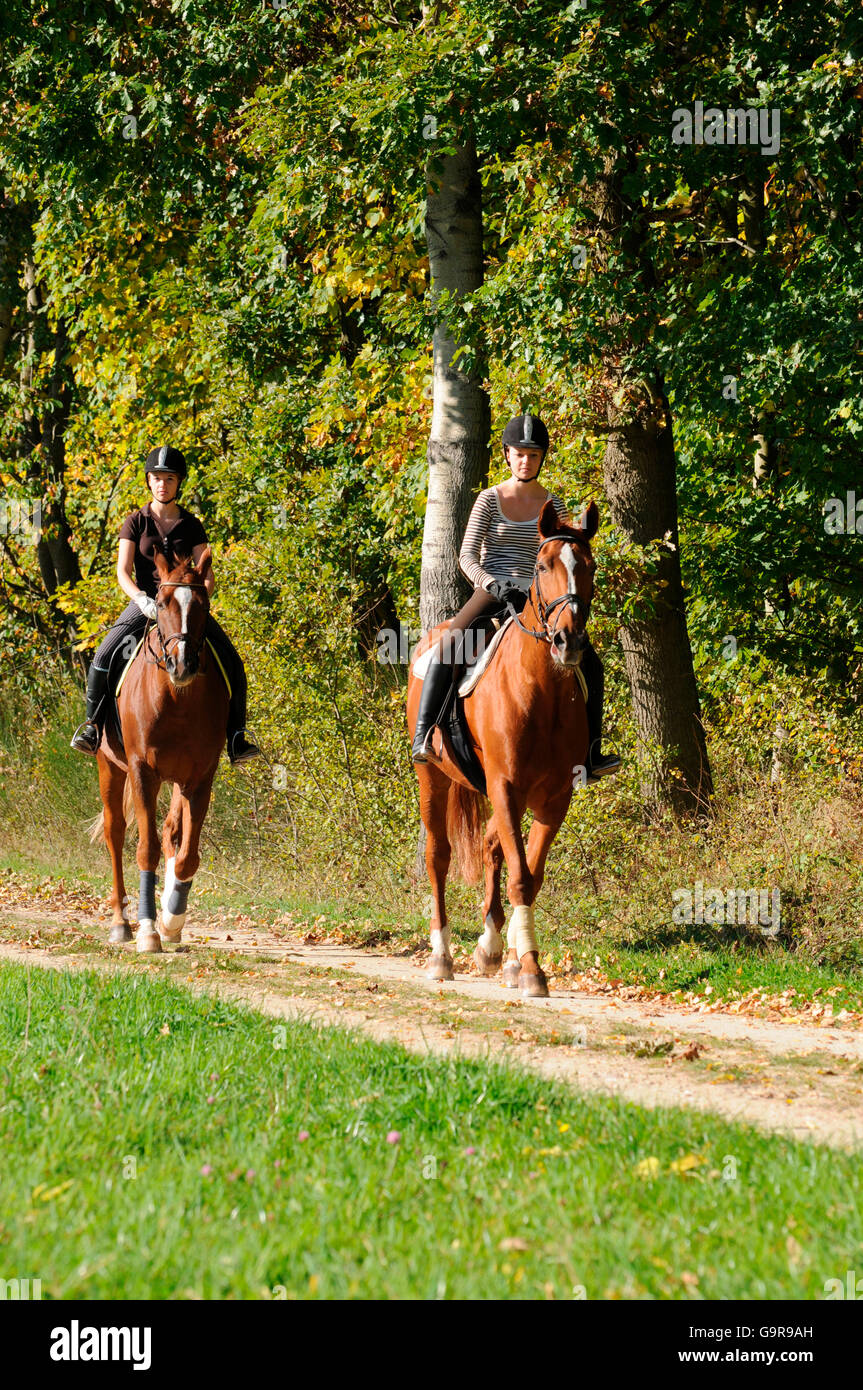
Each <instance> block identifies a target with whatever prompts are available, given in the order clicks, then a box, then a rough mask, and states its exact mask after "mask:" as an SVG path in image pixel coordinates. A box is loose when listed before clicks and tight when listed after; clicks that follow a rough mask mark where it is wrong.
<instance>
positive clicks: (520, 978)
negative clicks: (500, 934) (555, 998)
mask: <svg viewBox="0 0 863 1390" xmlns="http://www.w3.org/2000/svg"><path fill="white" fill-rule="evenodd" d="M568 806H569V793H568V792H567V795H566V797H565V799H564V800H562V801H561V802H559V803H558V804H556V805H555V806H544V807H543V809H542V812H541V813H538V814H536V815H535V816H534V821H533V824H532V825H531V827H530V833H529V835H528V837H527V865H528V870H529V872H530V877H531V883H532V887H533V899H532V901H531V903H530V905H529V906H524V905H522V906H520V907H519V906H514V907H513V912H512V917H511V919H510V924H509V932H508V937H507V944H508V945H509V947H510V951H509V956H508V958H507V963H506V966H505V967H504V982H505V983H506V984H509V985H510V986H515V985H516V984H517V985H518V988H519V990H520V991H521V993H522V994H523V995H526V996H527V997H528V998H537V999H545V998H546V996H547V995H548V982H547V981H546V978H545V974H544V972H543V971H542V970H541V969H540V967H539V952H538V950H537V946H536V936H535V934H534V918H533V913H534V907H535V905H536V900H537V898H538V896H539V890H540V888H541V887H542V883H543V879H544V878H545V861H546V859H547V858H548V852H549V850H550V849H551V846H552V843H553V842H554V837H555V835H556V834H557V832H558V830H559V829H560V827H561V824H562V823H563V818H564V816H565V815H566V811H567V807H568Z"/></svg>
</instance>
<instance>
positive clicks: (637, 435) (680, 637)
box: [596, 147, 713, 813]
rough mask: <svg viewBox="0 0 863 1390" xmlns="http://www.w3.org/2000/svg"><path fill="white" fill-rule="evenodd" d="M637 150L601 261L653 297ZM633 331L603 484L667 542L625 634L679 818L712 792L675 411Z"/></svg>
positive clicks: (629, 520)
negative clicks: (682, 529)
mask: <svg viewBox="0 0 863 1390" xmlns="http://www.w3.org/2000/svg"><path fill="white" fill-rule="evenodd" d="M634 164H635V151H634V147H630V150H629V154H628V157H627V156H621V157H617V156H611V157H610V158H609V161H608V163H607V166H606V169H605V171H604V173H603V176H602V178H601V179H600V182H599V185H598V188H597V194H596V211H597V219H598V224H599V239H598V246H599V262H600V269H603V270H604V268H605V266H606V264H607V258H608V254H609V252H610V250H611V249H612V247H614V248H616V249H618V250H622V251H623V253H624V256H625V258H626V262H627V264H628V266H629V268H630V270H631V271H632V272H634V273H635V275H636V276H637V278H638V279H640V280H641V282H642V284H643V285H644V288H645V290H646V291H648V292H650V291H652V290H653V289H654V288H655V274H654V269H653V265H652V263H651V261H650V258H649V254H648V251H647V243H646V225H645V220H644V209H643V208H642V207H641V205H640V204H639V203H637V202H636V203H635V204H633V203H632V202H631V201H630V199H629V198H626V199H624V198H622V197H621V196H620V185H621V180H622V178H623V176H624V174H625V173H626V172H627V170H629V171H630V172H631V171H632V170H633V169H634ZM629 346H630V344H629V342H628V329H627V327H626V325H625V324H624V323H622V322H621V324H620V341H619V343H618V348H617V351H616V352H614V353H609V354H608V355H607V357H606V360H605V364H604V365H605V371H606V383H607V388H608V397H607V405H606V414H607V419H608V426H609V438H608V444H607V446H606V450H605V459H604V468H603V471H604V484H605V491H606V494H607V496H608V500H609V505H610V508H611V515H612V518H613V520H614V523H615V525H616V526H618V527H619V529H620V530H621V531H623V533H624V534H625V535H626V536H627V537H628V538H629V539H630V540H632V541H633V542H634V543H635V544H637V545H646V544H648V543H649V542H650V541H661V540H662V539H663V538H664V537H667V538H668V541H669V542H670V543H671V546H672V547H673V548H671V549H669V548H665V549H663V550H662V551H661V552H660V553H661V557H662V558H661V559H660V561H659V571H658V576H657V578H658V580H659V581H660V582H661V588H660V590H659V600H658V603H657V604H656V611H655V614H654V615H650V614H647V613H645V614H644V616H640V617H639V618H638V619H637V620H634V621H630V622H628V623H626V624H624V625H623V626H622V627H621V628H620V641H621V646H622V648H623V653H624V657H625V661H626V673H627V677H628V679H629V685H630V689H631V692H632V704H633V710H634V713H635V719H636V723H637V725H638V729H639V732H640V734H641V736H642V738H643V739H644V741H645V747H646V750H647V751H646V753H645V755H644V758H643V766H644V794H645V799H646V801H647V803H648V805H649V806H650V807H651V808H657V809H658V808H660V807H663V806H667V807H670V808H671V809H672V810H674V811H676V812H684V813H685V812H691V811H694V810H703V809H706V807H707V805H708V798H709V796H710V794H711V792H712V790H713V786H712V779H711V773H710V764H709V761H708V757H707V746H706V740H705V737H704V728H703V725H702V723H701V710H700V706H699V700H698V687H697V684H696V681H695V671H694V668H693V664H692V648H691V646H690V643H689V632H688V630H687V625H686V609H685V604H684V597H683V583H682V580H681V571H680V541H679V536H678V525H677V479H676V459H675V453H674V439H673V435H672V429H671V410H670V407H669V404H668V400H667V397H666V394H665V387H664V383H663V380H662V377H661V376H660V375H659V373H656V374H655V375H654V377H653V379H652V380H650V381H640V382H638V383H635V382H634V381H632V380H631V379H630V378H629V377H628V376H627V371H626V366H625V361H626V355H627V350H628V348H629Z"/></svg>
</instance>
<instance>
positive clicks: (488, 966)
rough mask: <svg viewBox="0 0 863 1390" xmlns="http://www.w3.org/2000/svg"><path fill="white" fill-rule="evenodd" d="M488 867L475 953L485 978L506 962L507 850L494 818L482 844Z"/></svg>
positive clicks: (477, 965) (484, 861)
mask: <svg viewBox="0 0 863 1390" xmlns="http://www.w3.org/2000/svg"><path fill="white" fill-rule="evenodd" d="M482 858H483V863H484V864H485V898H484V900H483V905H482V915H483V932H482V936H481V937H480V939H479V941H478V942H477V946H476V950H475V951H474V953H473V959H474V965H475V966H476V968H477V970H478V971H479V973H480V974H481V975H496V974H497V972H498V970H500V967H501V964H502V962H503V937H502V936H501V928H502V927H503V924H504V922H505V920H506V913H505V912H504V910H503V902H502V901H501V896H500V875H501V870H502V869H503V848H502V847H501V843H500V836H499V835H498V833H497V825H496V823H495V818H494V816H492V818H491V820H490V821H489V823H488V825H487V826H486V828H485V835H484V837H483V842H482Z"/></svg>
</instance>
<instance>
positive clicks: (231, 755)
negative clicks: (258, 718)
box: [228, 729, 261, 767]
mask: <svg viewBox="0 0 863 1390" xmlns="http://www.w3.org/2000/svg"><path fill="white" fill-rule="evenodd" d="M238 740H239V742H238ZM235 746H236V752H235V751H234V749H235ZM260 756H261V750H260V748H258V746H257V744H255V743H249V740H248V739H247V738H246V731H245V729H238V730H237V731H236V733H235V734H233V735H232V737H231V739H230V742H229V743H228V759H229V761H230V764H231V767H237V766H238V765H239V764H240V763H250V762H251V761H252V759H253V758H259V757H260Z"/></svg>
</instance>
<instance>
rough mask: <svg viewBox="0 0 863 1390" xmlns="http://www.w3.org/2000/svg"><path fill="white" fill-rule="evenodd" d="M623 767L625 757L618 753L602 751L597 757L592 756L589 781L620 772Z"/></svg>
mask: <svg viewBox="0 0 863 1390" xmlns="http://www.w3.org/2000/svg"><path fill="white" fill-rule="evenodd" d="M622 767H623V759H622V758H619V757H618V756H617V754H616V753H600V754H598V755H597V757H596V758H591V760H590V762H589V763H588V767H587V780H588V782H598V781H599V780H600V778H601V777H608V776H610V774H611V773H613V772H619V771H620V769H621V768H622Z"/></svg>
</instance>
